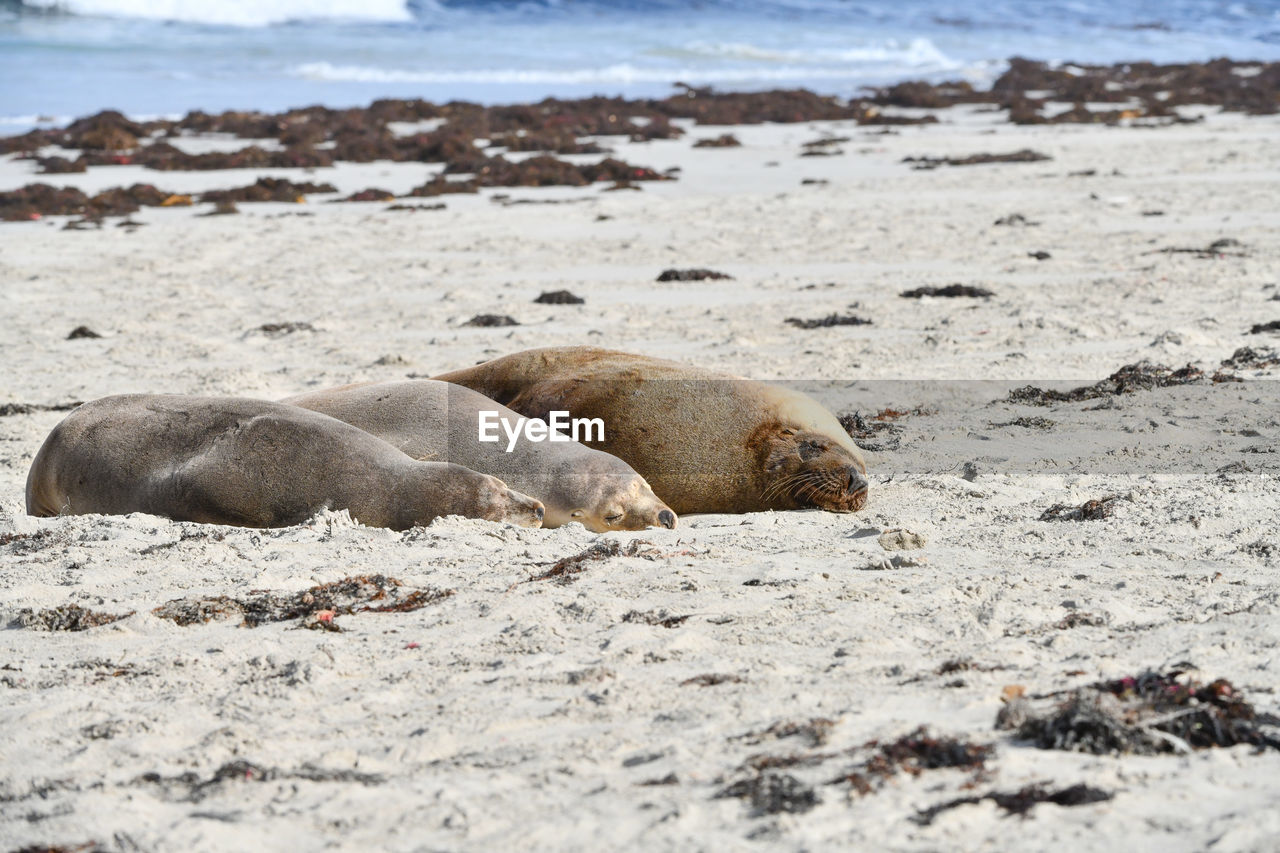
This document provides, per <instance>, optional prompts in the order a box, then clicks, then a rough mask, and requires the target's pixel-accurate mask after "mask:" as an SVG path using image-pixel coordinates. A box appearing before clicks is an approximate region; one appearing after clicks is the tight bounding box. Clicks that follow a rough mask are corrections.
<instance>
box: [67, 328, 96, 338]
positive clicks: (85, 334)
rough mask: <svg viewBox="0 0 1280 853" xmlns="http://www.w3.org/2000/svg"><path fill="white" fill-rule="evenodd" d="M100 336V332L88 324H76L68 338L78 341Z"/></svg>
mask: <svg viewBox="0 0 1280 853" xmlns="http://www.w3.org/2000/svg"><path fill="white" fill-rule="evenodd" d="M100 337H102V335H100V334H98V333H97V332H95V331H94V330H93V329H90V328H89V327H88V326H76V327H75V328H74V329H72V330H71V332H70V333H69V334H68V335H67V340H69V341H77V340H81V339H82V338H100Z"/></svg>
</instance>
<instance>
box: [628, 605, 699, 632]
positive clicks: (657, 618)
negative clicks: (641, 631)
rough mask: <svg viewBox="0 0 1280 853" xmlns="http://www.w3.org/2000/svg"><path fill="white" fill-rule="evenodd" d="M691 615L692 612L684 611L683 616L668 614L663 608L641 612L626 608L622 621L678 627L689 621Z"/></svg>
mask: <svg viewBox="0 0 1280 853" xmlns="http://www.w3.org/2000/svg"><path fill="white" fill-rule="evenodd" d="M691 616H693V614H692V613H686V614H685V615H683V616H672V615H669V614H668V613H667V611H666V610H665V609H664V610H645V611H643V612H642V611H639V610H628V611H627V612H626V613H624V614H622V621H623V622H639V623H642V624H644V625H660V626H662V627H663V628H678V627H680V626H681V625H683V624H684V623H685V622H687V621H689V618H690V617H691Z"/></svg>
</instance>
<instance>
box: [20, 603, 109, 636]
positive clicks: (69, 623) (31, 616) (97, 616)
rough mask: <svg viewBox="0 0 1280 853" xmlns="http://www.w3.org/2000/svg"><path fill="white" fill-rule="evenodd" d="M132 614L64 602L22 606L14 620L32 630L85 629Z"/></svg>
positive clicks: (106, 623)
mask: <svg viewBox="0 0 1280 853" xmlns="http://www.w3.org/2000/svg"><path fill="white" fill-rule="evenodd" d="M132 615H133V611H132V610H130V611H129V612H128V613H102V612H100V611H96V610H90V609H88V608H86V607H81V606H80V605H78V604H64V605H61V606H59V607H53V608H49V609H46V610H31V609H30V608H23V609H22V610H19V611H18V618H17V619H16V620H14V621H15V623H16V624H18V625H21V626H22V627H24V628H30V629H31V630H33V631H87V630H89V629H90V628H97V627H98V626H100V625H110V624H111V623H112V622H118V621H120V620H121V619H124V618H126V617H129V616H132Z"/></svg>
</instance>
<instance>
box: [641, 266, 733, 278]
mask: <svg viewBox="0 0 1280 853" xmlns="http://www.w3.org/2000/svg"><path fill="white" fill-rule="evenodd" d="M720 279H729V280H732V279H733V276H731V275H729V274H727V273H722V272H716V271H715V270H708V269H667V270H663V271H662V272H661V273H660V274H659V275H658V281H707V280H713V281H715V280H720Z"/></svg>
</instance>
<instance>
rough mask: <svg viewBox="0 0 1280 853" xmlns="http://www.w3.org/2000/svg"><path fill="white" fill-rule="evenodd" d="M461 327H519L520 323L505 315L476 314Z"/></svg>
mask: <svg viewBox="0 0 1280 853" xmlns="http://www.w3.org/2000/svg"><path fill="white" fill-rule="evenodd" d="M462 325H464V326H475V327H477V328H482V329H487V328H490V327H493V326H519V325H520V321H519V320H517V319H515V318H514V317H510V316H508V315H506V314H477V315H475V316H474V317H472V318H471V319H470V320H468V321H467V322H465V323H463V324H462Z"/></svg>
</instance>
